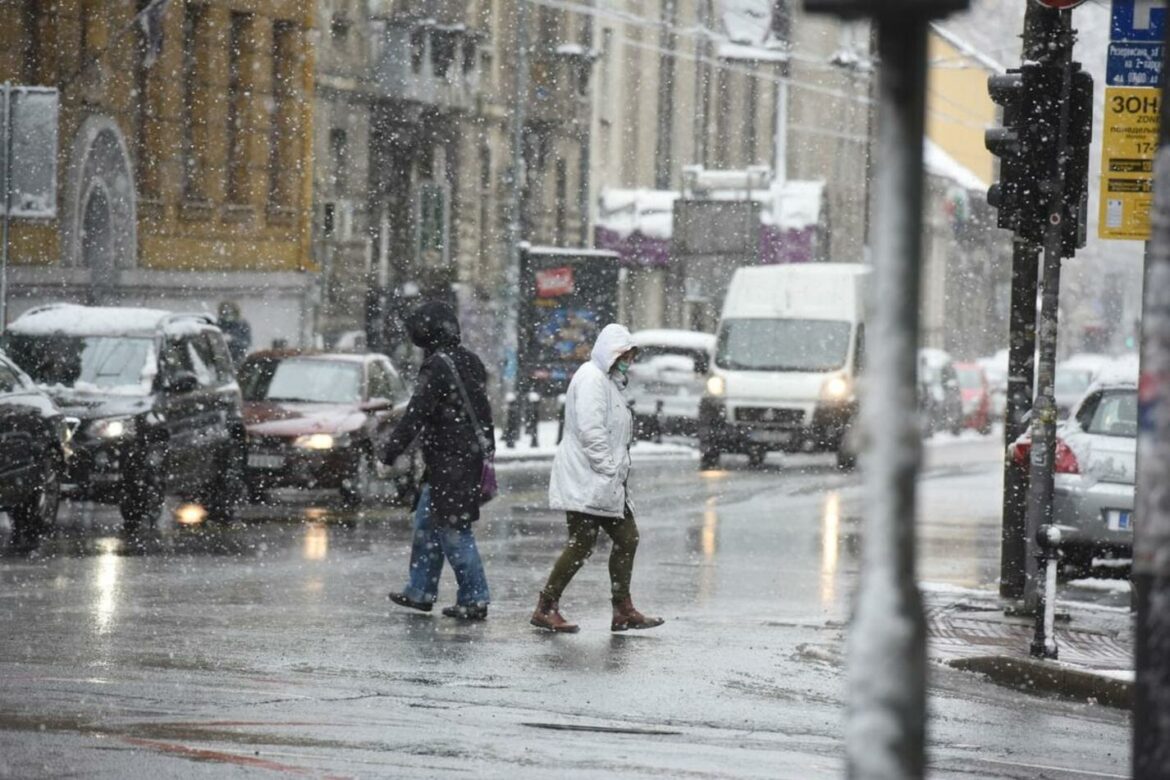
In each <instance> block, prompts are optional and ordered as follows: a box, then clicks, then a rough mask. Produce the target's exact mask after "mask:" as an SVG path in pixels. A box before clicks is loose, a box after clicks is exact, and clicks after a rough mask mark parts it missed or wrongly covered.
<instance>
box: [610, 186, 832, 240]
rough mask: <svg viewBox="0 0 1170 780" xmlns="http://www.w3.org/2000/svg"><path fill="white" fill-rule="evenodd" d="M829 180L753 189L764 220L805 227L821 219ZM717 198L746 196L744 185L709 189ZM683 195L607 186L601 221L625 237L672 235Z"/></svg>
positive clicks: (792, 227) (788, 227) (784, 227)
mask: <svg viewBox="0 0 1170 780" xmlns="http://www.w3.org/2000/svg"><path fill="white" fill-rule="evenodd" d="M824 191H825V183H824V182H822V181H784V182H780V181H774V182H772V184H770V185H769V186H768V187H766V188H761V189H756V190H751V191H750V192H751V198H752V200H754V201H756V202H757V203H759V204H760V206H761V210H760V222H761V223H762V224H765V225H772V226H775V227H778V228H780V229H782V230H803V229H804V228H807V227H810V226H815V225H818V224H819V223H820V219H821V207H822V205H823V202H824ZM703 195H704V197H706V198H711V199H713V200H742V199H743V197H744V195H745V190H743V189H742V188H736V189H726V190H708V191H705V192H704V193H703ZM680 197H682V196H681V195H680V194H679V193H678V192H676V191H674V190H651V189H622V188H606V189H603V190H602V191H601V198H600V206H599V213H598V219H597V224H598V225H599V226H601V227H603V228H605V229H606V230H611V231H613V232H614V233H617V234H618V235H619V236H621V237H623V238H625V237H627V236H630V235H633V234H634V233H640V234H642V235H643V236H646V237H647V238H657V239H669V238H670V237H671V236H672V234H673V231H674V202H675V201H676V200H678V199H679V198H680Z"/></svg>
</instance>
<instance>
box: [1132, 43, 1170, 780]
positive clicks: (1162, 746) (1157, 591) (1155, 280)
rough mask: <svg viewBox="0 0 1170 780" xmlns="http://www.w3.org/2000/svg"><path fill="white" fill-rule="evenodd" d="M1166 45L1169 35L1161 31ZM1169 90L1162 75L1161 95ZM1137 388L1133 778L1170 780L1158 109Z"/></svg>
mask: <svg viewBox="0 0 1170 780" xmlns="http://www.w3.org/2000/svg"><path fill="white" fill-rule="evenodd" d="M1166 32H1167V42H1170V27H1167V30H1166ZM1167 86H1168V82H1167V74H1166V70H1165V69H1163V70H1162V83H1161V87H1162V95H1163V97H1165V94H1166V89H1167ZM1159 113H1160V125H1159V128H1158V136H1159V138H1158V140H1159V145H1158V154H1157V157H1156V158H1155V162H1154V206H1153V208H1152V209H1151V210H1150V225H1151V231H1150V243H1149V248H1148V251H1147V253H1146V269H1145V289H1144V293H1143V303H1142V340H1141V342H1142V343H1141V382H1140V384H1139V385H1138V388H1139V389H1138V459H1137V503H1136V509H1137V512H1136V514H1135V517H1136V519H1137V522H1136V523H1135V524H1134V555H1133V584H1134V601H1135V602H1136V607H1137V632H1136V640H1137V644H1136V647H1135V682H1136V684H1135V686H1134V707H1133V777H1134V780H1153V778H1165V777H1170V491H1167V490H1166V488H1165V485H1166V475H1167V474H1168V473H1170V106H1167V104H1166V101H1165V100H1164V99H1163V100H1162V101H1161V103H1160V105H1159Z"/></svg>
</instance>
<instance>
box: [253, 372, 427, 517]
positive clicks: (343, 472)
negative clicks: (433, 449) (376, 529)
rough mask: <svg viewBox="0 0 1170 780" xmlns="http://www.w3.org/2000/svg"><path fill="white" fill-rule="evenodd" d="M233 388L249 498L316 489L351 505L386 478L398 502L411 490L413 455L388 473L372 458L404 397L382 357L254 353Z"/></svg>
mask: <svg viewBox="0 0 1170 780" xmlns="http://www.w3.org/2000/svg"><path fill="white" fill-rule="evenodd" d="M240 386H241V387H242V389H243V395H244V421H245V425H246V427H247V431H248V460H247V463H248V470H247V482H248V487H249V492H250V493H251V495H252V497H253V499H254V500H262V498H263V496H264V493H265V491H267V490H268V489H270V488H279V487H300V488H323V489H331V490H338V491H339V492H340V493H341V497H342V500H343V501H344V502H345V503H346V504H347V505H349V506H355V507H356V506H359V505H361V504H363V503H366V502H368V501H370V500H371V498H372V497H373V495H374V489H375V487H376V485H375V482H376V481H379V480H392V481H393V483H394V487H395V491H396V493H397V496H398V497H399V498H400V499H405V498H408V497H410V496H412V495H413V493H414V491H415V490H416V489H417V487H418V483H419V481H420V479H421V476H422V473H421V472H422V467H421V461H420V459H419V457H418V454H417V453H411V454H410V455H407V456H404V457H403V458H401V459H400V460H399V462H398V463H396V464H394V465H393V466H392V467H389V468H387V467H384V466H383V465H382V464H381V462H380V461H379V460H378V458H377V457H376V455H375V453H376V445H377V441H378V439H379V438H380V437H382V436H384V435H386V434H388V433H389V432H390V430H391V429H392V428H393V427H394V425H395V423H397V422H398V420H399V419H400V418H401V417H402V414H403V413H404V412H405V411H406V403H407V401H409V400H410V388H409V387H408V386H407V384H406V382H404V381H403V379H402V377H401V376H400V375H399V373H398V371H397V370H396V369H395V368H394V366H393V365H392V364H391V362H390V359H389V358H387V357H386V356H385V355H378V354H366V355H355V354H343V353H326V352H301V351H288V350H284V351H269V352H256V353H253V354H251V355H249V356H248V358H247V359H246V360H245V361H244V364H243V365H242V366H241V367H240Z"/></svg>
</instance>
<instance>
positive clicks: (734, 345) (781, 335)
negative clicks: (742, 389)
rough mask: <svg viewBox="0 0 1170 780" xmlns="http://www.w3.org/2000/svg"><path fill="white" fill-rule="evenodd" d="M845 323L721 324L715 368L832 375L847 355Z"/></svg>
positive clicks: (770, 321) (847, 327)
mask: <svg viewBox="0 0 1170 780" xmlns="http://www.w3.org/2000/svg"><path fill="white" fill-rule="evenodd" d="M849 331H850V324H849V323H848V322H836V321H832V320H789V319H783V320H779V319H776V320H774V319H739V320H724V321H723V326H722V327H721V328H720V329H719V342H718V344H717V345H716V347H715V365H717V366H719V367H720V368H727V369H730V370H732V371H833V370H836V369H838V368H841V367H842V366H844V365H845V358H846V356H847V354H848V352H849Z"/></svg>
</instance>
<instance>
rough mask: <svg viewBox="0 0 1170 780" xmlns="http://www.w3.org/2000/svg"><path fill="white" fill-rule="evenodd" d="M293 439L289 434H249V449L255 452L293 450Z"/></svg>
mask: <svg viewBox="0 0 1170 780" xmlns="http://www.w3.org/2000/svg"><path fill="white" fill-rule="evenodd" d="M292 443H293V439H292V438H291V437H288V436H249V437H248V449H249V450H252V451H255V452H284V451H288V450H291V449H292V448H293V447H292Z"/></svg>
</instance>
